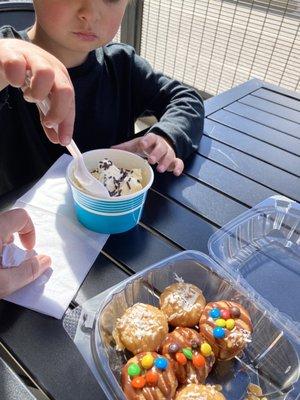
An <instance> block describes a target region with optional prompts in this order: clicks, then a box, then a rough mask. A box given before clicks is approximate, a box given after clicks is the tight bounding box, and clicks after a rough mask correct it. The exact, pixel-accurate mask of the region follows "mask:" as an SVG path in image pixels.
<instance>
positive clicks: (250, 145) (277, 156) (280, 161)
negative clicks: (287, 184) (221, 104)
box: [204, 119, 300, 176]
mask: <svg viewBox="0 0 300 400" xmlns="http://www.w3.org/2000/svg"><path fill="white" fill-rule="evenodd" d="M204 131H205V134H206V136H209V137H211V138H212V139H216V140H218V141H220V142H222V143H224V144H227V145H229V146H231V147H233V148H235V149H238V150H241V151H242V152H244V153H246V154H248V155H250V156H253V157H256V158H259V159H260V160H262V161H265V162H267V163H269V164H272V165H274V166H275V167H278V168H281V169H282V170H284V171H286V172H290V173H292V174H295V175H297V176H300V157H297V156H295V155H294V154H291V153H288V152H286V151H284V150H281V149H278V148H277V147H274V146H271V145H269V144H267V143H264V142H262V141H260V140H257V139H255V138H253V137H249V136H247V135H244V134H242V133H241V132H239V131H236V130H234V129H231V128H228V127H227V126H224V125H222V124H220V123H218V122H215V121H211V120H210V119H206V121H205V127H204ZM299 154H300V140H299Z"/></svg>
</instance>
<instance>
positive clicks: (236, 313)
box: [230, 307, 241, 318]
mask: <svg viewBox="0 0 300 400" xmlns="http://www.w3.org/2000/svg"><path fill="white" fill-rule="evenodd" d="M230 314H231V316H232V318H239V317H240V316H241V310H240V309H239V308H238V307H231V308H230Z"/></svg>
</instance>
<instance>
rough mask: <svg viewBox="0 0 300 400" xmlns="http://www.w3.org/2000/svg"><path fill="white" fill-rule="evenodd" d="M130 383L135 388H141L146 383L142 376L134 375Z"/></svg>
mask: <svg viewBox="0 0 300 400" xmlns="http://www.w3.org/2000/svg"><path fill="white" fill-rule="evenodd" d="M131 385H132V386H133V387H134V388H135V389H143V387H144V386H145V385H146V379H145V378H144V377H143V376H136V377H135V378H133V379H132V381H131Z"/></svg>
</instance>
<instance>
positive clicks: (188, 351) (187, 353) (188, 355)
mask: <svg viewBox="0 0 300 400" xmlns="http://www.w3.org/2000/svg"><path fill="white" fill-rule="evenodd" d="M182 352H183V354H184V355H185V356H186V358H188V359H189V360H191V359H192V358H193V353H192V350H191V349H190V348H189V347H186V348H185V349H183V350H182Z"/></svg>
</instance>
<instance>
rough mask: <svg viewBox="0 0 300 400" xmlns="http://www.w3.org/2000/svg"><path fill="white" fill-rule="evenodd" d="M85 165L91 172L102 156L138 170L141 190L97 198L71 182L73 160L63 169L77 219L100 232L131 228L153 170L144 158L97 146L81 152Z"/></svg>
mask: <svg viewBox="0 0 300 400" xmlns="http://www.w3.org/2000/svg"><path fill="white" fill-rule="evenodd" d="M83 158H84V162H85V164H86V166H87V168H88V169H89V170H90V171H92V170H93V169H95V168H96V167H97V165H98V163H99V161H101V160H103V159H104V158H108V159H109V160H111V161H112V162H113V163H114V164H115V165H116V166H117V167H119V168H126V169H133V168H140V169H141V170H142V176H143V181H142V186H143V189H142V190H140V191H138V192H136V193H133V194H128V195H124V196H119V197H109V198H105V199H103V198H97V197H95V196H92V195H90V194H88V193H85V192H84V191H83V190H82V189H80V188H79V187H78V186H77V185H76V183H75V181H74V175H73V171H74V160H72V161H71V162H70V164H69V166H68V168H67V181H68V183H69V185H70V187H71V190H72V195H73V201H74V208H75V212H76V216H77V218H78V220H79V222H80V223H81V224H82V225H84V226H85V227H86V228H88V229H90V230H92V231H95V232H100V233H121V232H125V231H128V230H129V229H131V228H133V227H134V226H135V225H136V224H137V223H138V222H139V221H140V218H141V215H142V211H143V206H144V203H145V200H146V196H147V192H148V190H149V188H150V187H151V185H152V182H153V177H154V174H153V171H152V168H151V167H150V165H149V164H148V162H147V161H146V160H144V159H143V158H142V157H140V156H138V155H137V154H133V153H130V152H128V151H124V150H117V149H99V150H91V151H88V152H86V153H83Z"/></svg>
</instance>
